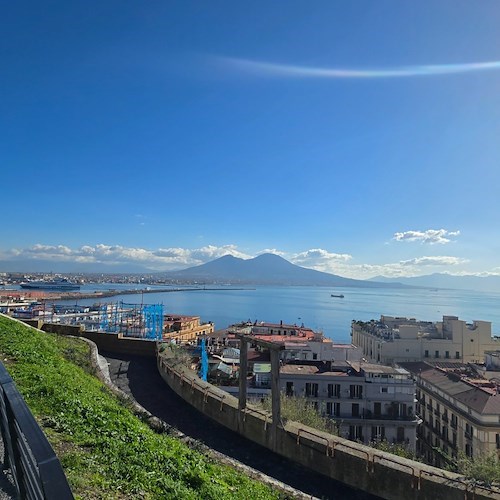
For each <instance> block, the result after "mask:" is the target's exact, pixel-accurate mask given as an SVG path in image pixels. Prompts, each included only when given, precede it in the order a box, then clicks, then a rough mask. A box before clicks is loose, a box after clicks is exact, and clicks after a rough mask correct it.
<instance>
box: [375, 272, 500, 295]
mask: <svg viewBox="0 0 500 500" xmlns="http://www.w3.org/2000/svg"><path fill="white" fill-rule="evenodd" d="M372 280H373V281H374V282H379V283H380V282H382V283H394V282H395V281H396V280H395V279H394V278H386V277H384V276H376V277H375V278H371V280H370V281H372ZM397 281H398V282H399V283H403V284H405V285H409V286H418V287H425V288H455V289H459V290H477V291H480V292H500V276H484V277H481V276H473V275H466V276H453V275H451V274H442V273H434V274H428V275H425V276H415V277H412V278H397Z"/></svg>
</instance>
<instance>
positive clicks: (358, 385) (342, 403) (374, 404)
mask: <svg viewBox="0 0 500 500" xmlns="http://www.w3.org/2000/svg"><path fill="white" fill-rule="evenodd" d="M280 386H281V390H282V391H284V392H285V393H286V394H287V395H288V396H304V397H306V398H307V399H309V400H310V401H312V402H314V403H315V405H316V407H317V408H318V410H320V411H321V412H322V413H324V414H325V415H328V416H330V417H332V418H334V419H335V421H336V422H337V425H338V426H339V430H340V435H341V436H342V437H346V438H348V439H352V440H357V441H361V442H364V443H368V442H370V441H380V440H383V439H386V440H387V441H389V442H391V443H401V444H404V445H406V446H407V447H408V448H409V449H412V450H415V446H416V428H417V424H418V422H419V420H418V418H417V417H416V413H415V382H414V381H413V379H412V378H411V375H410V374H409V372H407V371H406V370H404V369H401V368H391V367H387V366H379V365H372V364H366V363H357V364H356V363H348V362H346V361H339V362H308V363H306V362H300V361H297V362H293V363H288V364H285V365H284V366H282V367H281V369H280Z"/></svg>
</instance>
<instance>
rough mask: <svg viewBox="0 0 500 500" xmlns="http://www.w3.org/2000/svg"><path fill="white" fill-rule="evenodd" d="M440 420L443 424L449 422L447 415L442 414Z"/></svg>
mask: <svg viewBox="0 0 500 500" xmlns="http://www.w3.org/2000/svg"><path fill="white" fill-rule="evenodd" d="M442 419H443V422H446V423H448V421H449V420H448V415H447V414H446V413H443V415H442Z"/></svg>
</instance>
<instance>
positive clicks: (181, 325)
mask: <svg viewBox="0 0 500 500" xmlns="http://www.w3.org/2000/svg"><path fill="white" fill-rule="evenodd" d="M213 331H214V324H213V323H201V322H200V317H199V316H183V315H179V314H165V316H164V319H163V340H167V341H172V340H175V341H176V342H181V343H184V342H193V341H194V342H196V339H197V338H198V337H199V336H200V335H210V334H212V333H213Z"/></svg>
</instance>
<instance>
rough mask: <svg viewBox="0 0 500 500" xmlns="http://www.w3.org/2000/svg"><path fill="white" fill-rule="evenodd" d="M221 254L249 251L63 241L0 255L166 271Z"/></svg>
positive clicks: (233, 248) (212, 258) (198, 262)
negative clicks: (73, 244) (69, 243)
mask: <svg viewBox="0 0 500 500" xmlns="http://www.w3.org/2000/svg"><path fill="white" fill-rule="evenodd" d="M224 255H233V256H235V257H240V258H250V256H249V255H246V254H244V253H243V252H240V251H239V250H238V249H237V247H236V246H235V245H223V246H220V247H217V246H214V245H208V246H205V247H202V248H195V249H184V248H160V249H157V250H148V249H145V248H134V247H124V246H121V245H104V244H98V245H95V246H90V245H83V246H81V247H79V248H73V249H72V248H69V247H67V246H64V245H41V244H36V245H33V246H32V247H29V248H24V249H13V250H10V251H7V252H3V253H2V255H1V257H2V258H3V259H5V260H21V259H27V260H47V261H53V262H57V261H59V262H78V263H88V264H109V265H119V264H134V263H135V264H138V263H139V264H142V265H144V266H145V267H147V268H149V269H152V270H157V271H166V270H173V269H181V268H183V267H191V266H196V265H199V264H203V263H204V262H208V261H210V260H214V259H217V258H218V257H222V256H224Z"/></svg>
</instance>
